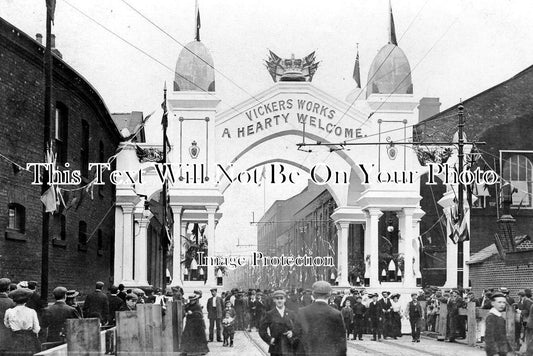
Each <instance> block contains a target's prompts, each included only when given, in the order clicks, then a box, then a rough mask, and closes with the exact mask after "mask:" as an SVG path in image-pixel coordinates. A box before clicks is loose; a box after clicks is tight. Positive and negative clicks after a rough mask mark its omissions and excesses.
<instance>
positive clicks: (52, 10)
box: [46, 0, 56, 23]
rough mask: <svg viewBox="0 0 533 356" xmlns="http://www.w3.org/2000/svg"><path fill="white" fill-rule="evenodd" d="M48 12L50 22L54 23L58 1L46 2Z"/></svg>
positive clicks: (48, 0) (49, 0)
mask: <svg viewBox="0 0 533 356" xmlns="http://www.w3.org/2000/svg"><path fill="white" fill-rule="evenodd" d="M46 10H47V11H48V14H49V15H50V20H52V23H53V22H54V13H55V12H56V0H46Z"/></svg>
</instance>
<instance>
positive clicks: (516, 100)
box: [413, 66, 533, 289]
mask: <svg viewBox="0 0 533 356" xmlns="http://www.w3.org/2000/svg"><path fill="white" fill-rule="evenodd" d="M463 105H464V108H465V126H464V130H465V133H466V137H467V139H468V140H469V141H484V142H486V144H485V145H481V146H479V149H480V151H479V153H480V154H481V156H480V158H479V159H478V160H477V161H476V162H475V163H474V164H473V165H472V168H474V169H475V168H476V167H480V169H482V170H489V169H492V170H494V171H496V172H497V173H498V174H499V175H500V176H501V178H502V180H503V183H506V182H509V183H511V185H512V186H513V187H515V188H517V192H515V193H514V195H513V197H512V200H513V202H512V206H511V215H512V216H513V217H514V218H515V219H516V225H515V229H516V235H526V234H528V235H531V232H532V231H533V218H532V217H533V199H532V194H533V179H532V173H533V164H532V162H533V140H531V132H533V66H531V67H529V68H527V69H525V70H524V71H522V72H520V73H518V74H516V75H515V76H514V77H512V78H510V79H508V80H506V81H504V82H503V83H500V84H498V85H496V86H494V87H492V88H489V89H487V90H485V91H483V92H481V93H479V94H477V95H475V96H473V97H471V98H469V99H467V100H465V101H464V102H463ZM456 113H457V108H456V107H452V108H450V109H448V110H445V111H443V112H440V113H438V114H436V115H434V116H431V117H430V118H427V119H425V120H423V121H421V122H420V123H419V124H417V125H416V126H415V128H414V132H413V135H414V137H415V138H416V139H418V140H420V141H424V142H438V141H449V142H451V140H452V137H453V135H454V133H455V132H456V131H457V123H458V119H457V115H456ZM426 179H427V178H426V177H423V180H422V182H421V195H422V197H423V199H422V200H421V207H422V209H423V210H424V211H425V213H426V215H425V216H424V217H423V218H422V222H421V227H420V230H421V232H424V231H427V232H426V234H424V236H422V239H423V242H424V251H423V254H422V255H421V256H422V257H421V263H422V274H423V276H424V279H425V281H424V283H425V284H435V285H442V284H443V283H444V279H445V278H446V273H445V271H446V242H447V237H446V227H445V226H443V225H442V224H439V223H436V222H437V220H438V219H439V217H440V216H441V215H442V214H443V212H442V208H441V207H440V206H439V205H438V204H437V203H436V202H437V201H438V200H439V199H440V198H441V197H442V194H443V192H444V191H445V188H444V187H443V185H437V186H428V185H426V184H425V182H426ZM499 188H500V185H492V186H486V187H482V186H476V187H472V191H473V194H474V195H476V196H477V197H478V198H479V199H478V201H477V202H476V203H475V204H474V206H473V207H472V210H471V224H470V253H471V255H472V254H475V253H477V252H480V251H482V250H483V249H485V248H487V247H489V246H491V245H492V244H493V243H494V233H495V232H498V225H497V219H498V217H499V216H501V215H502V210H501V209H502V208H501V202H500V197H499V195H500V193H499ZM432 226H433V228H431V227H432ZM430 228H431V229H430ZM428 229H429V231H428ZM459 254H460V256H459V258H460V259H462V256H461V250H460V249H459ZM485 265H486V264H484V266H485ZM486 266H488V265H486ZM525 266H526V267H527V261H525ZM496 267H497V266H496V265H495V266H491V267H490V268H488V267H487V268H488V271H490V272H488V273H492V274H493V277H494V278H500V277H501V278H507V277H509V275H508V274H507V273H506V271H508V269H498V268H496ZM476 268H477V267H476ZM492 268H495V269H492ZM515 269H516V268H515ZM530 271H531V270H530ZM476 273H477V272H476ZM509 273H511V272H510V270H509ZM529 273H531V272H529ZM476 281H479V279H478V275H477V274H476V275H474V274H472V275H471V276H470V283H471V284H472V286H473V288H474V289H476V288H477V289H478V287H477V286H476Z"/></svg>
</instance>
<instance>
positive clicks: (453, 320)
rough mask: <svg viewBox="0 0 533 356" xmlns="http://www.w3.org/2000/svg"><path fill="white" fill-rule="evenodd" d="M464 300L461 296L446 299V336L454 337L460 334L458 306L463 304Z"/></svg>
mask: <svg viewBox="0 0 533 356" xmlns="http://www.w3.org/2000/svg"><path fill="white" fill-rule="evenodd" d="M463 304H464V302H463V299H462V298H461V297H457V298H455V299H454V298H450V300H448V315H447V321H448V322H447V328H448V333H447V336H448V338H455V337H457V336H458V335H460V334H461V330H460V323H461V321H460V318H459V308H461V307H462V306H463Z"/></svg>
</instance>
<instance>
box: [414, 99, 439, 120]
mask: <svg viewBox="0 0 533 356" xmlns="http://www.w3.org/2000/svg"><path fill="white" fill-rule="evenodd" d="M440 104H441V103H440V101H439V98H422V99H420V103H419V104H418V122H421V121H424V120H425V119H427V118H429V117H432V116H434V115H437V114H438V113H439V112H440Z"/></svg>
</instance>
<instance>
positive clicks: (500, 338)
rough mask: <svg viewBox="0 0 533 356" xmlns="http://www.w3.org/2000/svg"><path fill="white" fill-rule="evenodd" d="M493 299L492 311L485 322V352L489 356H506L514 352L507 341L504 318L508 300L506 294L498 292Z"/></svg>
mask: <svg viewBox="0 0 533 356" xmlns="http://www.w3.org/2000/svg"><path fill="white" fill-rule="evenodd" d="M491 299H492V309H491V310H490V312H489V315H488V316H487V319H486V320H485V352H486V353H487V356H494V355H498V356H505V355H507V353H508V352H511V351H512V350H513V349H512V348H511V345H510V344H509V341H508V340H507V330H506V328H505V325H506V321H505V319H504V318H503V316H502V312H503V311H504V310H505V307H506V305H507V300H506V297H505V295H504V294H502V293H498V292H496V293H494V294H493V295H492V297H491ZM509 308H510V306H509Z"/></svg>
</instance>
